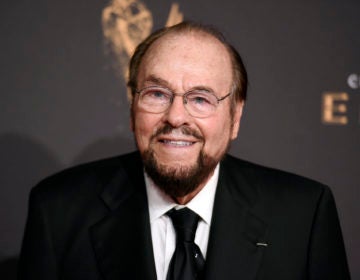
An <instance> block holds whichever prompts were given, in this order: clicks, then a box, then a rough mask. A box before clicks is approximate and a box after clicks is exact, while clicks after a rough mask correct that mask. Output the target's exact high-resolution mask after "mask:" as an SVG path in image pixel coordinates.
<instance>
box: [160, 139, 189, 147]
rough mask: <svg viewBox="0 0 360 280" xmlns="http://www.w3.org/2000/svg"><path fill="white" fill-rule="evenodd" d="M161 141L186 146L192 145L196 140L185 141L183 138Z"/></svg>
mask: <svg viewBox="0 0 360 280" xmlns="http://www.w3.org/2000/svg"><path fill="white" fill-rule="evenodd" d="M160 142H162V143H164V144H167V145H171V146H178V147H186V146H191V145H193V144H194V142H191V141H183V140H178V141H177V140H161V141H160Z"/></svg>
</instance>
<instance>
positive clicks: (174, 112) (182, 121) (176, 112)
mask: <svg viewBox="0 0 360 280" xmlns="http://www.w3.org/2000/svg"><path fill="white" fill-rule="evenodd" d="M190 118H191V116H190V114H189V113H188V111H187V109H186V107H185V103H184V99H183V97H182V96H181V95H175V96H174V99H173V101H172V103H171V104H170V106H169V108H168V109H167V111H166V112H165V114H164V121H166V122H168V123H169V124H170V125H171V126H173V127H180V126H182V125H188V124H189V122H190Z"/></svg>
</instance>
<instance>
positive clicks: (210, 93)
mask: <svg viewBox="0 0 360 280" xmlns="http://www.w3.org/2000/svg"><path fill="white" fill-rule="evenodd" d="M152 88H154V89H156V88H158V89H163V90H166V91H168V92H169V93H171V98H170V99H169V101H170V102H169V103H168V104H166V106H165V109H164V110H163V111H159V112H152V111H148V110H146V109H144V108H143V109H144V110H145V111H146V112H149V113H153V114H160V113H163V112H165V111H166V110H168V109H169V108H170V106H171V104H172V103H173V102H174V99H175V97H176V96H179V97H182V99H183V104H184V105H185V106H184V107H185V108H186V111H187V112H188V113H189V114H190V115H191V116H192V117H194V118H207V117H210V116H211V115H212V114H213V113H214V112H215V111H216V109H217V108H218V105H219V104H220V102H221V101H223V100H224V99H226V98H227V97H229V96H231V94H232V93H233V92H232V91H231V92H229V93H228V94H226V95H224V96H222V97H218V96H216V94H215V93H213V92H207V94H209V95H212V96H214V97H215V98H216V101H217V103H216V104H215V109H214V110H213V111H212V112H211V113H210V114H209V115H206V116H194V115H193V114H192V113H191V112H189V110H188V109H187V107H186V104H188V100H187V96H188V95H189V94H191V93H193V92H196V91H197V89H193V90H189V91H187V92H185V93H177V92H173V91H172V90H171V89H169V88H167V87H163V86H148V87H144V88H142V89H140V90H135V93H136V94H138V95H139V97H140V99H141V96H142V95H141V93H142V92H144V91H145V90H148V89H152Z"/></svg>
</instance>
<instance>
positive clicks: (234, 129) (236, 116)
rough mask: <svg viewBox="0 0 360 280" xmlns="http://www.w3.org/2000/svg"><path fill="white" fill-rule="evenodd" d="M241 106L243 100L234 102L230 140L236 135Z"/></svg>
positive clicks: (242, 106)
mask: <svg viewBox="0 0 360 280" xmlns="http://www.w3.org/2000/svg"><path fill="white" fill-rule="evenodd" d="M243 108H244V101H240V102H237V103H236V107H235V112H234V116H233V127H232V131H231V140H234V139H236V137H237V136H238V133H239V129H240V122H241V116H242V112H243Z"/></svg>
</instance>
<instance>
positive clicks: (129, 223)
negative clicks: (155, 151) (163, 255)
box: [90, 153, 156, 280]
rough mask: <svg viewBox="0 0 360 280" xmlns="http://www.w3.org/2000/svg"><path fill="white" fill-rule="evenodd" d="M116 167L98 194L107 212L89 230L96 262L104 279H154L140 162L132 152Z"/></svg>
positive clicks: (146, 206) (154, 273) (148, 222)
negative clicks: (108, 210) (114, 172)
mask: <svg viewBox="0 0 360 280" xmlns="http://www.w3.org/2000/svg"><path fill="white" fill-rule="evenodd" d="M120 164H122V166H119V170H118V172H117V173H116V174H115V176H113V178H112V180H111V181H110V182H109V183H108V184H107V185H106V186H105V187H104V190H103V192H102V194H101V198H102V199H103V201H104V203H105V204H106V205H107V207H108V208H109V209H110V210H111V211H110V212H109V214H108V215H107V216H106V217H105V218H103V219H102V220H101V221H99V222H98V223H97V224H95V225H94V226H93V227H91V228H90V236H91V241H92V244H93V248H94V251H95V255H96V258H97V262H98V264H99V267H100V271H101V273H102V275H103V276H104V278H105V279H106V280H118V279H149V280H151V279H154V280H155V279H156V272H155V264H154V257H153V250H152V241H151V231H150V221H149V214H148V204H147V198H146V191H145V184H144V178H143V167H142V163H141V159H140V156H139V154H138V153H134V154H130V156H127V158H125V160H123V161H122V162H121V163H120Z"/></svg>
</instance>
